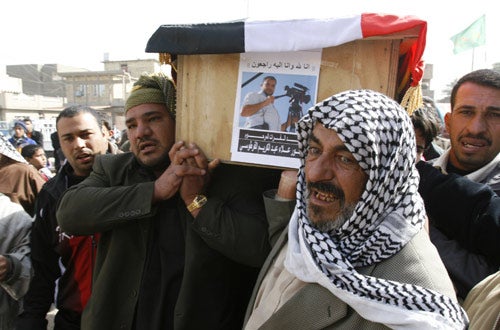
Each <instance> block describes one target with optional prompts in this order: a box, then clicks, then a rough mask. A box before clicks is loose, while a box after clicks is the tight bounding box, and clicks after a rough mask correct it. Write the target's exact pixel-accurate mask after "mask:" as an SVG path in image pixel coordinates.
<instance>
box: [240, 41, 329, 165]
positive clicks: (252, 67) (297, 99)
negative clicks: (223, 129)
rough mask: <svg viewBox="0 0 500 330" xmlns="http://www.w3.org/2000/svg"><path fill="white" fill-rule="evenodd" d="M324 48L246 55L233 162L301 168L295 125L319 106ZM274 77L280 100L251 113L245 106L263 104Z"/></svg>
mask: <svg viewBox="0 0 500 330" xmlns="http://www.w3.org/2000/svg"><path fill="white" fill-rule="evenodd" d="M320 65H321V50H314V51H298V52H283V53H242V54H241V55H240V63H239V72H238V88H237V92H236V102H235V109H234V122H233V132H232V138H231V161H236V162H244V163H252V164H260V165H269V166H273V167H283V168H299V166H300V161H299V149H298V141H297V135H296V133H295V123H296V122H297V121H298V120H299V119H300V118H301V117H302V116H303V115H305V114H306V113H307V110H308V109H309V108H311V107H312V106H313V105H315V104H316V98H317V93H318V79H319V71H320ZM269 76H271V77H274V78H275V79H276V86H275V89H274V93H273V94H272V95H273V96H274V102H273V103H272V104H270V105H268V106H265V107H264V108H261V109H260V110H258V111H257V112H256V113H255V114H253V115H251V116H247V117H243V116H242V115H241V111H242V108H243V106H244V105H245V104H257V103H260V102H263V101H264V100H265V99H266V98H267V96H266V94H265V93H263V92H262V91H261V89H262V84H263V82H264V80H265V79H266V77H269Z"/></svg>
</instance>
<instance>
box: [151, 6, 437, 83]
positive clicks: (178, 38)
mask: <svg viewBox="0 0 500 330" xmlns="http://www.w3.org/2000/svg"><path fill="white" fill-rule="evenodd" d="M413 29H415V30H417V31H418V32H417V33H418V37H417V38H415V39H412V40H410V41H409V44H408V42H402V43H401V47H400V56H402V57H404V60H403V61H402V62H403V63H404V64H403V66H404V68H403V72H402V73H400V74H399V76H400V79H398V81H399V85H403V86H406V87H407V86H408V85H410V84H411V86H417V85H418V84H419V82H420V80H421V79H422V76H423V67H424V65H423V61H422V54H423V52H424V48H425V41H426V33H427V22H426V21H423V20H421V19H418V18H416V17H414V16H396V15H386V14H373V13H366V14H360V15H353V16H349V17H338V18H329V19H296V20H283V21H235V22H228V23H207V24H186V25H162V26H160V27H159V28H158V29H157V30H156V31H155V32H154V33H153V35H152V36H151V37H150V39H149V41H148V43H147V46H146V52H148V53H169V54H172V55H190V54H226V53H244V52H292V51H302V50H311V49H321V48H327V47H333V46H338V45H341V44H344V43H347V42H350V41H354V40H357V39H363V38H368V37H375V36H384V35H391V34H397V33H400V32H404V31H407V30H413ZM400 69H401V68H400Z"/></svg>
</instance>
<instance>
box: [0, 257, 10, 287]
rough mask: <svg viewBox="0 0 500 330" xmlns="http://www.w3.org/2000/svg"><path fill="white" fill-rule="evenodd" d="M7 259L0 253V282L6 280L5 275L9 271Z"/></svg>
mask: <svg viewBox="0 0 500 330" xmlns="http://www.w3.org/2000/svg"><path fill="white" fill-rule="evenodd" d="M9 266H10V263H9V260H8V259H7V258H6V257H5V256H3V255H1V254H0V282H2V281H5V280H6V276H7V274H8V273H9V270H10V269H9Z"/></svg>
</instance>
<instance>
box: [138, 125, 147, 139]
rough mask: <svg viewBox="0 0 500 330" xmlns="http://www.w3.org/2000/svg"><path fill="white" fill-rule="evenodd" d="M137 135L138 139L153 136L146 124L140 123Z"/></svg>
mask: <svg viewBox="0 0 500 330" xmlns="http://www.w3.org/2000/svg"><path fill="white" fill-rule="evenodd" d="M136 134H137V137H138V138H142V137H144V136H149V135H150V134H151V129H150V127H149V125H148V124H146V123H138V124H137V129H136Z"/></svg>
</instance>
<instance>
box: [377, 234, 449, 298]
mask: <svg viewBox="0 0 500 330" xmlns="http://www.w3.org/2000/svg"><path fill="white" fill-rule="evenodd" d="M371 275H372V276H375V277H381V278H385V279H388V280H393V281H398V282H402V283H408V284H414V285H419V286H422V287H425V288H428V289H432V290H435V291H438V292H441V293H443V294H445V295H447V296H449V297H455V291H454V289H453V284H452V283H451V280H450V278H449V276H448V273H447V271H446V268H445V267H444V264H443V262H442V261H441V258H440V257H439V253H438V251H437V249H436V248H435V247H434V245H433V244H432V242H431V241H430V238H429V235H428V234H427V232H426V231H425V230H424V229H422V230H421V231H420V232H419V233H417V234H416V235H415V236H414V237H413V238H412V239H411V240H410V241H409V242H408V243H407V244H406V245H405V246H404V247H403V248H402V249H401V251H399V252H398V253H396V254H395V255H393V256H392V257H391V258H389V259H386V260H384V261H382V262H380V263H379V264H377V265H376V266H375V267H374V268H373V272H372V274H371Z"/></svg>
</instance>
